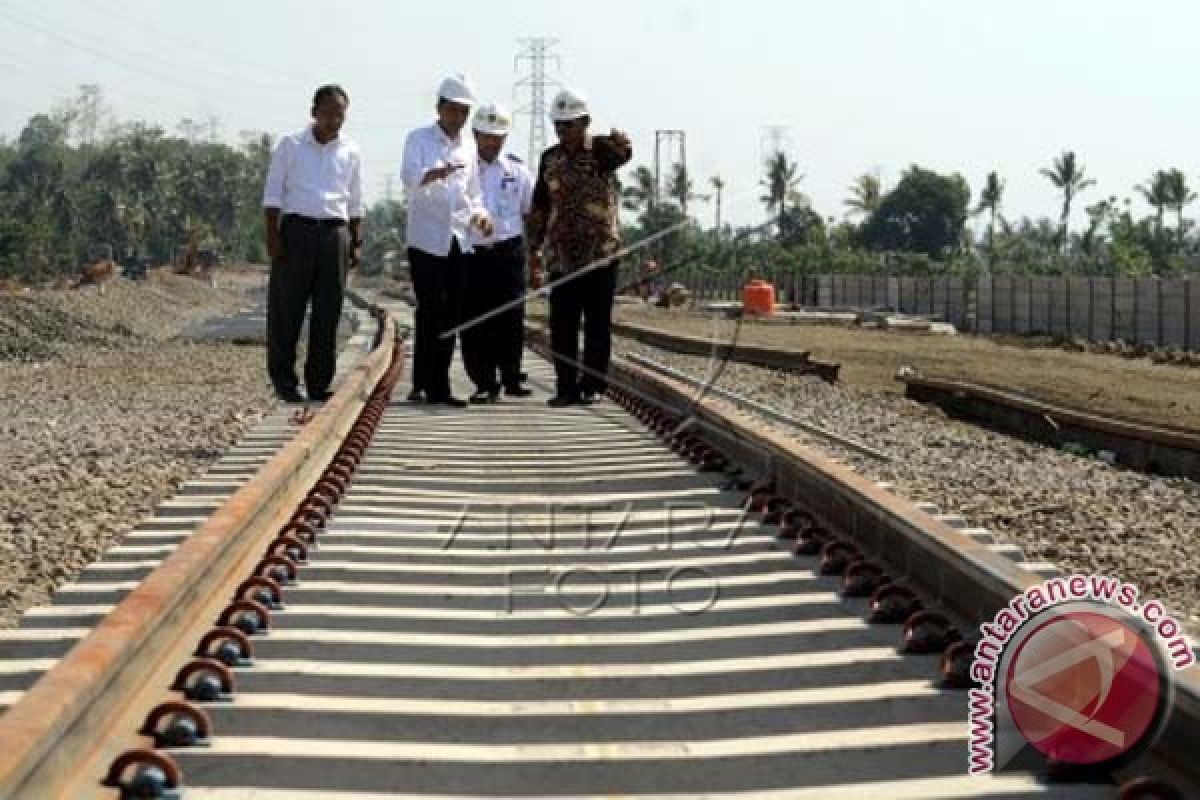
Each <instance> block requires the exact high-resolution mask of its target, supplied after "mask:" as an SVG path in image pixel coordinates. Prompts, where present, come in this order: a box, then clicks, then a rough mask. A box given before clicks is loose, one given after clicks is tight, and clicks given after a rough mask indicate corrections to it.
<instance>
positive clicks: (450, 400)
mask: <svg viewBox="0 0 1200 800" xmlns="http://www.w3.org/2000/svg"><path fill="white" fill-rule="evenodd" d="M429 403H430V404H431V405H435V406H450V408H466V407H467V401H466V400H460V399H459V398H457V397H455V396H454V395H452V394H447V395H442V396H441V397H431V398H429Z"/></svg>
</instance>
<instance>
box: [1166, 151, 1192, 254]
mask: <svg viewBox="0 0 1200 800" xmlns="http://www.w3.org/2000/svg"><path fill="white" fill-rule="evenodd" d="M1166 185H1167V207H1168V208H1170V209H1171V210H1172V211H1174V212H1175V215H1176V218H1177V219H1178V220H1179V224H1178V229H1177V233H1178V235H1179V246H1180V247H1183V235H1184V233H1186V231H1185V230H1184V222H1183V210H1184V209H1185V208H1187V207H1188V206H1189V205H1191V204H1192V203H1193V202H1195V200H1196V193H1195V192H1193V191H1192V190H1191V188H1189V187H1188V185H1187V176H1186V175H1184V174H1183V170H1180V169H1175V168H1172V169H1171V170H1169V171H1168V172H1167V174H1166Z"/></svg>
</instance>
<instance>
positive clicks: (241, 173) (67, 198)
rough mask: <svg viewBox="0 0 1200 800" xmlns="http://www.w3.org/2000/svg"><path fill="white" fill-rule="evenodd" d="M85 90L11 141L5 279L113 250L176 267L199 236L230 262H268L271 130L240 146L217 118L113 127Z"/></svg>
mask: <svg viewBox="0 0 1200 800" xmlns="http://www.w3.org/2000/svg"><path fill="white" fill-rule="evenodd" d="M81 88H82V90H81V93H80V96H79V97H78V98H77V99H76V100H74V101H70V102H67V103H64V104H62V105H61V106H60V107H58V108H56V109H54V110H53V111H50V112H47V113H45V114H39V115H37V116H34V117H33V118H31V119H30V120H29V121H28V123H27V124H26V125H25V127H24V129H23V130H22V131H21V133H20V134H19V135H18V136H17V137H16V138H15V139H14V140H11V141H8V140H0V277H8V278H18V279H25V280H32V281H39V280H47V279H51V278H54V277H57V276H61V275H67V274H73V273H74V272H75V271H76V270H77V269H78V268H79V266H80V265H81V264H82V263H84V262H87V261H89V260H92V259H93V258H96V257H97V256H98V255H100V254H105V253H111V254H112V255H113V256H114V257H116V259H117V260H118V261H121V262H123V263H125V262H128V261H130V260H133V259H147V260H149V261H151V262H153V263H168V262H171V261H172V260H173V259H174V258H175V257H176V254H177V252H178V250H179V249H180V248H181V247H184V246H186V244H187V243H188V241H189V240H191V239H193V238H195V239H196V240H197V242H198V244H199V245H200V246H201V247H210V248H212V249H214V250H216V251H217V252H219V253H220V254H222V255H223V256H225V257H227V258H232V259H235V260H249V261H257V262H261V261H263V260H264V259H265V252H264V244H263V235H262V202H261V199H262V187H263V181H264V180H265V177H266V169H267V166H268V163H269V160H270V153H271V148H272V141H271V137H270V136H269V135H267V134H265V133H249V132H248V133H246V134H244V135H243V140H244V141H243V142H242V144H241V146H239V147H232V146H230V145H228V144H225V143H222V142H220V141H217V140H216V135H215V134H216V124H215V122H214V123H212V124H210V125H209V126H200V125H199V124H197V123H194V122H192V121H191V120H182V121H181V122H180V125H179V129H178V132H176V133H168V132H167V131H165V130H163V129H162V128H160V127H156V126H150V125H146V124H143V123H140V122H129V123H119V122H116V121H108V123H107V125H105V126H104V127H101V124H100V123H99V122H98V117H99V116H100V115H99V114H98V113H97V108H98V106H99V104H100V100H99V98H98V90H97V88H96V87H94V86H85V87H81ZM205 129H208V131H207V133H206V131H205Z"/></svg>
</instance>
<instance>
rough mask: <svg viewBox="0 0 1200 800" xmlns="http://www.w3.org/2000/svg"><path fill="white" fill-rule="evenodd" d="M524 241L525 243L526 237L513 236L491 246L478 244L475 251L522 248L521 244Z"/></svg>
mask: <svg viewBox="0 0 1200 800" xmlns="http://www.w3.org/2000/svg"><path fill="white" fill-rule="evenodd" d="M523 241H524V237H522V236H511V237H509V238H508V239H504V240H503V241H499V242H492V243H491V244H477V245H475V249H476V250H507V249H509V248H512V247H520V246H521V243H522V242H523Z"/></svg>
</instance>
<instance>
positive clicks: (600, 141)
mask: <svg viewBox="0 0 1200 800" xmlns="http://www.w3.org/2000/svg"><path fill="white" fill-rule="evenodd" d="M632 157H633V149H632V148H631V147H628V146H626V147H620V146H618V145H617V143H616V142H614V141H613V139H612V137H610V136H594V137H589V138H588V139H587V140H586V141H585V143H584V146H583V147H582V148H581V149H580V150H578V151H576V152H573V153H572V152H569V151H567V150H566V149H564V148H563V146H562V145H561V144H556V145H554V146H553V147H551V148H550V149H549V150H547V151H546V152H545V153H543V154H542V160H541V162H540V163H539V164H538V176H537V183H536V184H535V186H534V189H533V211H532V212H530V215H529V218H528V220H527V221H526V226H525V227H526V235H527V236H528V237H529V246H530V248H531V250H534V251H536V250H538V249H541V250H543V257H544V263H545V265H546V269H547V271H549V272H573V271H574V270H577V269H579V268H580V267H585V266H587V265H588V264H591V263H592V262H594V261H599V260H602V259H604V258H606V257H608V256H612V255H613V254H614V253H616V252H617V251H618V250H619V249H620V247H621V223H620V219H619V211H620V200H619V197H618V193H617V176H616V171H617V170H618V169H619V168H620V167H622V166H624V165H625V164H628V163H629V160H630V159H631V158H632Z"/></svg>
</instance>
